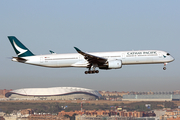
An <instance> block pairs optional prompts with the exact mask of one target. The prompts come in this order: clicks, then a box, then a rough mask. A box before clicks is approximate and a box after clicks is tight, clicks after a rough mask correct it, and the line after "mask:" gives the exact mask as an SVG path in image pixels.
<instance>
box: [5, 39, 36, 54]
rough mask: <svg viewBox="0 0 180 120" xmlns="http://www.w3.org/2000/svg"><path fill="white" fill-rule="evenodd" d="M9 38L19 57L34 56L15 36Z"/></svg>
mask: <svg viewBox="0 0 180 120" xmlns="http://www.w3.org/2000/svg"><path fill="white" fill-rule="evenodd" d="M8 38H9V41H10V43H11V45H12V46H13V48H14V50H15V52H16V54H17V55H18V57H27V56H34V54H33V53H32V52H31V51H30V50H29V49H28V48H26V46H24V45H23V44H22V43H21V42H20V41H19V40H18V39H17V38H16V37H15V36H8Z"/></svg>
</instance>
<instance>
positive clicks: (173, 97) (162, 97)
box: [122, 94, 180, 101]
mask: <svg viewBox="0 0 180 120" xmlns="http://www.w3.org/2000/svg"><path fill="white" fill-rule="evenodd" d="M122 100H123V101H180V94H152V95H138V94H136V95H123V98H122Z"/></svg>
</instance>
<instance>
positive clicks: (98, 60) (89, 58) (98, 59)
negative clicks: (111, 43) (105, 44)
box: [74, 47, 107, 65]
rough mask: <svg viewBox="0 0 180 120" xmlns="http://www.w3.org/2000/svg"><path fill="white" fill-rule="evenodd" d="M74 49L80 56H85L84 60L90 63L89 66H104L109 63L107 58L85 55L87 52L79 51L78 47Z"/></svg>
mask: <svg viewBox="0 0 180 120" xmlns="http://www.w3.org/2000/svg"><path fill="white" fill-rule="evenodd" d="M74 48H75V49H76V51H77V52H78V53H79V54H81V55H83V56H84V59H86V60H87V61H88V62H89V64H97V65H102V64H104V63H106V61H107V59H106V58H103V57H99V56H95V55H91V54H88V53H85V52H83V51H81V50H80V49H78V48H77V47H74Z"/></svg>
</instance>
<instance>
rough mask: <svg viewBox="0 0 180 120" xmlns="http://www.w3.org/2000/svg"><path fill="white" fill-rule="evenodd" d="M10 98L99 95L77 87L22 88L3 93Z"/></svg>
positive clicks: (71, 98) (73, 97)
mask: <svg viewBox="0 0 180 120" xmlns="http://www.w3.org/2000/svg"><path fill="white" fill-rule="evenodd" d="M5 96H6V97H8V98H9V99H11V100H18V99H43V100H76V99H83V100H94V99H97V98H99V97H101V94H99V92H98V91H96V90H92V89H86V88H78V87H53V88H23V89H17V90H13V91H10V92H8V93H6V94H5Z"/></svg>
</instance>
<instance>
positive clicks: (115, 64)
mask: <svg viewBox="0 0 180 120" xmlns="http://www.w3.org/2000/svg"><path fill="white" fill-rule="evenodd" d="M121 67H122V61H121V60H110V61H108V68H109V69H119V68H121Z"/></svg>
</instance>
